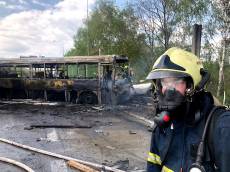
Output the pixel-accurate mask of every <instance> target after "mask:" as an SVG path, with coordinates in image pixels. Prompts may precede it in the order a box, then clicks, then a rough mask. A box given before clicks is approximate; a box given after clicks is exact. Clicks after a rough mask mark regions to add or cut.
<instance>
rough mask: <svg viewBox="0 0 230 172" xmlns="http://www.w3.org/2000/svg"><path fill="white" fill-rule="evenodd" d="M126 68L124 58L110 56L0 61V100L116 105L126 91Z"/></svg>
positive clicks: (127, 83)
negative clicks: (25, 99)
mask: <svg viewBox="0 0 230 172" xmlns="http://www.w3.org/2000/svg"><path fill="white" fill-rule="evenodd" d="M127 66H128V57H125V56H111V55H105V56H71V57H65V58H46V57H41V58H38V57H33V58H25V57H23V58H18V59H0V97H1V98H7V99H12V98H33V99H36V98H43V99H45V100H46V101H52V100H56V99H58V100H60V99H63V101H66V102H76V103H86V104H95V103H99V104H101V103H103V104H106V103H116V101H117V100H118V98H119V96H122V95H124V94H128V93H129V91H130V87H131V82H130V76H129V74H128V70H127ZM119 77H121V78H119ZM117 81H118V82H117ZM120 83H122V84H120ZM124 88H125V89H124ZM59 98H60V99H59Z"/></svg>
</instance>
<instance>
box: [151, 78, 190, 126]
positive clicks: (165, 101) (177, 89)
mask: <svg viewBox="0 0 230 172" xmlns="http://www.w3.org/2000/svg"><path fill="white" fill-rule="evenodd" d="M156 85H157V98H158V100H157V102H158V103H157V112H158V114H157V115H156V116H155V117H154V122H155V123H156V124H157V125H158V126H160V127H166V126H168V125H169V124H170V122H171V120H172V119H173V118H176V115H178V114H177V113H176V112H177V111H178V110H180V109H182V107H183V106H184V104H185V102H186V97H185V90H186V82H185V80H183V79H182V78H163V79H158V80H157V81H156Z"/></svg>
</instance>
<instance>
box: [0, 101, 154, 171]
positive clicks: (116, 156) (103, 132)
mask: <svg viewBox="0 0 230 172" xmlns="http://www.w3.org/2000/svg"><path fill="white" fill-rule="evenodd" d="M120 107H121V108H120ZM120 107H118V108H117V107H115V108H114V107H109V108H108V107H103V108H102V107H100V106H96V107H93V108H92V106H80V105H55V106H48V105H41V104H40V105H39V104H38V105H28V104H1V105H0V126H1V130H0V137H1V138H5V139H8V140H12V141H15V142H18V143H21V144H25V145H28V146H32V147H35V148H39V149H43V150H47V151H50V152H54V153H59V154H62V155H66V156H70V157H73V158H77V159H81V160H85V161H90V162H94V163H98V164H104V165H108V166H114V165H119V166H121V168H122V169H123V170H124V171H135V170H144V169H145V165H146V157H147V152H148V149H149V143H150V137H151V133H150V132H149V131H148V130H147V127H146V126H144V125H143V124H141V123H139V122H137V121H135V120H133V119H132V118H130V117H128V116H126V115H125V113H123V110H125V111H126V112H127V111H129V110H130V111H132V112H133V111H134V112H135V113H137V114H138V115H140V116H141V115H142V114H143V113H149V112H147V111H146V109H145V110H144V111H141V110H140V108H139V107H135V108H136V109H139V110H136V109H135V108H133V107H129V106H120ZM31 125H47V126H50V125H75V126H83V127H84V126H88V127H90V128H31V127H30V126H31ZM0 156H3V157H7V158H11V159H14V160H16V161H19V162H22V163H24V164H26V165H28V166H29V167H30V168H32V169H33V170H34V171H36V172H72V171H77V170H76V169H71V168H69V167H68V166H67V165H66V162H65V161H64V160H60V159H57V158H53V157H48V156H46V155H42V154H39V153H34V152H31V151H27V150H23V149H21V148H18V147H14V146H12V145H8V144H5V143H2V142H0ZM0 168H1V170H0V171H1V172H17V171H18V172H20V171H23V170H21V169H19V168H17V167H14V166H12V165H9V164H5V163H2V162H0Z"/></svg>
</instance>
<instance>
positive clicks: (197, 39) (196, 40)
mask: <svg viewBox="0 0 230 172" xmlns="http://www.w3.org/2000/svg"><path fill="white" fill-rule="evenodd" d="M201 34H202V25H198V24H195V25H194V26H193V37H192V52H193V53H194V54H195V55H196V56H198V57H200V47H201Z"/></svg>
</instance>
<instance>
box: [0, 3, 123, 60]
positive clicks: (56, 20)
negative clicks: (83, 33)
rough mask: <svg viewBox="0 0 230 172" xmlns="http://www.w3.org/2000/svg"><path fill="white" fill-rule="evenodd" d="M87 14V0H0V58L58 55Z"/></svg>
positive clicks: (68, 45)
mask: <svg viewBox="0 0 230 172" xmlns="http://www.w3.org/2000/svg"><path fill="white" fill-rule="evenodd" d="M95 1H96V0H88V4H89V11H90V9H91V8H92V6H93V4H94V3H95ZM121 1H122V0H117V3H119V4H123V3H122V2H121ZM86 17H87V1H86V0H0V58H17V57H19V56H30V55H33V56H34V55H35V56H45V57H61V56H63V54H64V53H65V52H67V51H68V50H69V49H70V48H71V47H73V36H74V35H75V34H76V32H77V29H78V28H79V27H81V26H82V24H83V20H84V19H86Z"/></svg>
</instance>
